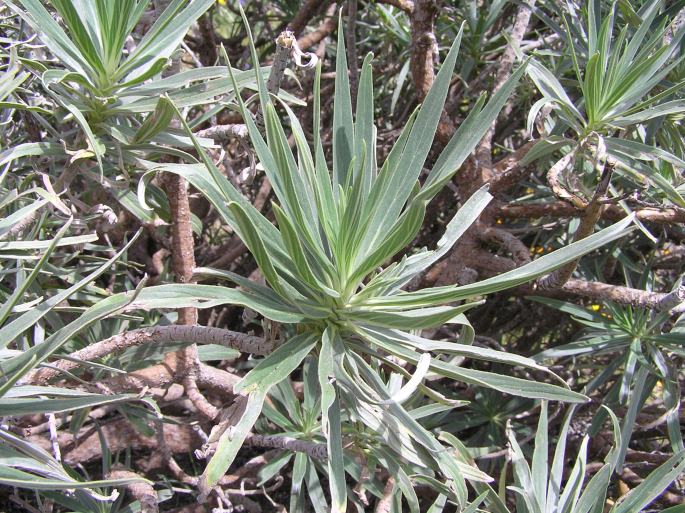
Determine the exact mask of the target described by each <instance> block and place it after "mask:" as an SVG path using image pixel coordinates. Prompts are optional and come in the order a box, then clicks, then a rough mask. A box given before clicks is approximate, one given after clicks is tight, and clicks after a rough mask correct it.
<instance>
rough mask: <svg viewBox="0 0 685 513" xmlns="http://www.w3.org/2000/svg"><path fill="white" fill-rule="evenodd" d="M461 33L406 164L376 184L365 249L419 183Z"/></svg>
mask: <svg viewBox="0 0 685 513" xmlns="http://www.w3.org/2000/svg"><path fill="white" fill-rule="evenodd" d="M461 34H462V29H460V31H459V34H458V36H457V38H456V39H455V41H454V43H453V44H452V47H451V48H450V51H449V53H448V54H447V57H446V58H445V61H444V62H443V64H442V67H441V68H440V71H439V72H438V74H437V76H436V77H435V82H434V83H433V86H432V87H431V89H430V91H429V92H428V95H427V96H426V99H425V100H424V102H423V105H422V106H421V109H420V110H419V112H418V115H417V117H416V121H415V122H414V125H413V126H412V128H411V132H410V133H409V136H408V139H407V145H406V151H405V152H404V154H403V155H402V164H401V165H400V166H398V168H397V169H395V170H393V172H385V173H383V172H382V173H381V174H380V175H379V177H378V180H376V182H375V183H374V186H373V189H372V191H371V197H372V198H373V201H374V202H375V203H374V205H373V206H374V210H373V212H372V213H371V216H370V221H369V227H370V230H369V232H368V233H367V234H366V235H365V247H370V248H371V247H374V244H373V241H375V240H376V239H377V238H379V237H381V236H383V235H384V234H385V233H386V232H387V231H388V230H389V229H390V227H391V226H392V225H393V224H395V221H396V220H397V218H398V217H399V215H400V212H401V211H402V208H403V207H404V205H405V203H406V202H407V200H408V199H409V196H410V194H411V191H412V189H413V188H414V186H415V185H416V183H417V180H418V178H419V174H420V173H421V169H422V168H423V164H424V162H425V160H426V157H427V156H428V152H429V151H430V148H431V146H432V144H433V136H434V135H435V130H436V129H437V127H438V122H439V120H440V114H441V112H442V109H443V105H444V104H445V98H446V97H447V89H448V88H449V84H450V81H451V79H452V72H453V71H454V65H455V63H456V61H457V55H458V53H459V45H460V43H461ZM386 171H389V170H386Z"/></svg>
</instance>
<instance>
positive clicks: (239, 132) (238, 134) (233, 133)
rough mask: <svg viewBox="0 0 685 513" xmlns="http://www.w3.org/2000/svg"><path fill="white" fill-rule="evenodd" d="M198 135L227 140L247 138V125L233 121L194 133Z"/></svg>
mask: <svg viewBox="0 0 685 513" xmlns="http://www.w3.org/2000/svg"><path fill="white" fill-rule="evenodd" d="M195 135H196V136H198V137H207V138H210V139H219V140H222V141H227V140H229V139H243V140H245V139H247V135H248V134H247V126H245V124H243V123H235V124H229V125H216V126H211V127H209V128H205V129H203V130H199V131H198V132H196V133H195Z"/></svg>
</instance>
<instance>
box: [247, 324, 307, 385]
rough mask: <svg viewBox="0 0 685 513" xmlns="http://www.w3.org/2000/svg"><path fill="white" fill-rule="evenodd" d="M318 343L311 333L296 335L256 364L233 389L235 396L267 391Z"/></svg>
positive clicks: (297, 364)
mask: <svg viewBox="0 0 685 513" xmlns="http://www.w3.org/2000/svg"><path fill="white" fill-rule="evenodd" d="M317 342H318V340H317V337H316V336H315V335H312V334H311V333H303V334H300V335H296V336H294V337H293V338H291V339H290V340H288V341H287V342H285V343H284V344H282V345H280V346H279V347H278V348H277V349H276V350H275V351H273V352H272V353H271V354H270V355H268V356H267V357H266V358H264V359H263V360H260V362H259V363H258V364H257V366H256V367H255V368H254V369H252V370H251V371H250V372H248V373H247V375H246V376H245V377H244V378H243V379H241V380H240V381H239V382H238V383H236V385H235V386H234V387H233V389H234V391H235V393H236V394H240V393H243V394H251V393H252V392H254V391H255V390H265V389H266V390H268V389H269V388H271V387H272V386H274V385H276V384H277V383H279V382H281V381H283V380H284V379H286V378H287V377H288V376H289V375H290V373H291V372H293V371H294V370H295V369H296V368H297V367H298V366H299V365H300V363H302V360H304V358H305V356H307V355H308V354H309V352H310V351H311V350H312V348H313V347H314V345H315V344H316V343H317Z"/></svg>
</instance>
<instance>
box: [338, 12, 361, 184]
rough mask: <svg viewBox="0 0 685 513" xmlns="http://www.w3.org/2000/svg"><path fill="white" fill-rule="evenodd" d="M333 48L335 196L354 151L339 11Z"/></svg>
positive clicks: (344, 177) (346, 175) (343, 41)
mask: <svg viewBox="0 0 685 513" xmlns="http://www.w3.org/2000/svg"><path fill="white" fill-rule="evenodd" d="M337 48H338V52H337V56H336V60H335V98H334V99H333V193H334V194H335V195H336V196H337V195H338V190H339V189H338V186H339V185H342V186H345V185H346V184H347V183H348V182H351V181H352V180H351V179H352V177H348V171H349V168H350V162H352V157H353V156H354V153H355V148H354V122H353V120H352V97H351V95H350V79H349V77H348V68H347V57H346V52H345V36H344V34H343V30H342V13H341V15H340V17H339V18H338V46H337ZM355 65H356V64H355Z"/></svg>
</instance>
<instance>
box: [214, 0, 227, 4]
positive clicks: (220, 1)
mask: <svg viewBox="0 0 685 513" xmlns="http://www.w3.org/2000/svg"><path fill="white" fill-rule="evenodd" d="M216 1H217V3H218V4H219V5H226V0H216Z"/></svg>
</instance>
